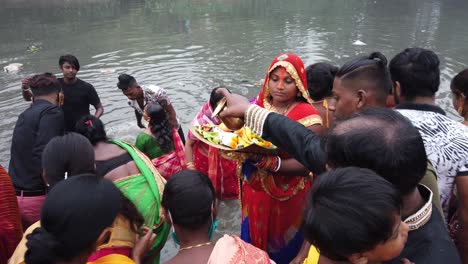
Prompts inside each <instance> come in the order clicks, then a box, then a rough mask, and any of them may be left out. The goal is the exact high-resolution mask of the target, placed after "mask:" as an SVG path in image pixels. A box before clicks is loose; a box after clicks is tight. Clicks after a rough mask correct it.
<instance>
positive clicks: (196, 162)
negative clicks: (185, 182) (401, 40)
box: [185, 87, 239, 200]
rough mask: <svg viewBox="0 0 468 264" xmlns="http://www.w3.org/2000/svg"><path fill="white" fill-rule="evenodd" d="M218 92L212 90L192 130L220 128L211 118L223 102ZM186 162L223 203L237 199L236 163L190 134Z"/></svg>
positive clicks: (214, 118)
mask: <svg viewBox="0 0 468 264" xmlns="http://www.w3.org/2000/svg"><path fill="white" fill-rule="evenodd" d="M220 88H221V87H216V88H214V89H213V90H211V94H210V99H209V100H208V102H206V103H205V104H204V105H203V106H202V108H201V109H200V111H199V112H198V114H197V115H196V116H195V118H194V119H193V121H192V123H191V126H195V125H207V124H210V125H219V124H221V120H220V119H219V117H217V116H214V117H213V116H212V115H213V110H214V109H216V105H217V104H218V102H219V101H220V100H221V99H222V98H223V96H222V95H220V94H218V93H216V91H217V90H218V89H220ZM185 161H186V162H187V168H188V169H196V170H197V171H200V172H202V173H203V174H205V175H208V177H209V178H210V180H211V182H212V183H213V185H214V187H215V192H216V197H218V198H219V199H222V200H228V199H238V198H239V177H238V176H237V172H236V171H237V162H236V161H235V160H232V159H228V158H226V157H225V156H224V155H222V154H221V152H220V151H219V149H217V148H215V147H212V146H210V145H208V144H206V143H204V142H203V141H201V140H198V139H197V137H195V136H194V135H193V134H192V132H190V131H189V132H188V135H187V142H186V144H185Z"/></svg>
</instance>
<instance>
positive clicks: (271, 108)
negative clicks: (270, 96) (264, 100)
mask: <svg viewBox="0 0 468 264" xmlns="http://www.w3.org/2000/svg"><path fill="white" fill-rule="evenodd" d="M293 104H294V101H293V102H292V103H290V104H288V106H287V107H286V109H284V110H283V112H282V113H280V111H279V109H278V108H276V107H275V106H273V102H271V105H270V109H268V110H270V111H273V112H275V113H278V114H280V115H284V114H286V113H287V112H288V110H289V108H290V107H291V105H293Z"/></svg>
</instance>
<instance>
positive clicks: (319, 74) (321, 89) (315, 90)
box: [306, 62, 338, 101]
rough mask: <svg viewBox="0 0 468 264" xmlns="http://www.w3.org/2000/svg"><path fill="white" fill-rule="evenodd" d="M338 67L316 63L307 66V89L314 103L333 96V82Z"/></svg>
mask: <svg viewBox="0 0 468 264" xmlns="http://www.w3.org/2000/svg"><path fill="white" fill-rule="evenodd" d="M337 72H338V67H335V66H333V65H331V64H328V63H323V62H320V63H315V64H312V65H309V66H307V68H306V75H307V87H308V90H309V95H310V97H311V98H312V100H314V101H320V100H323V99H324V98H326V97H330V96H332V88H333V80H334V79H335V74H336V73H337Z"/></svg>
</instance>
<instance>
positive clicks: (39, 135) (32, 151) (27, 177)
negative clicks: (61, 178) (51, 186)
mask: <svg viewBox="0 0 468 264" xmlns="http://www.w3.org/2000/svg"><path fill="white" fill-rule="evenodd" d="M63 124H64V123H63V112H62V110H61V109H60V107H58V106H54V105H53V104H51V103H50V102H48V101H46V100H36V101H34V103H33V104H32V105H31V106H30V107H29V108H28V109H26V111H24V112H23V113H22V114H21V115H20V116H19V118H18V121H17V122H16V125H15V129H14V131H13V139H12V142H11V158H10V166H9V168H8V173H9V174H10V177H11V180H12V182H13V185H14V186H15V188H16V189H20V190H28V191H35V190H43V189H44V184H43V182H42V176H41V175H42V164H41V158H42V151H43V150H44V148H45V146H46V145H47V143H49V141H50V140H51V139H52V138H53V137H55V136H59V135H62V134H63Z"/></svg>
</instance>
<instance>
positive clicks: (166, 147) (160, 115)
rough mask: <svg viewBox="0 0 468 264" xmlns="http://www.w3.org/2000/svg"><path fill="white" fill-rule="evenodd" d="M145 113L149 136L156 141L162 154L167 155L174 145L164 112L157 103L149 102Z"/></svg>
mask: <svg viewBox="0 0 468 264" xmlns="http://www.w3.org/2000/svg"><path fill="white" fill-rule="evenodd" d="M145 111H146V114H147V115H148V117H149V118H150V120H149V124H148V126H149V128H150V130H151V134H153V136H154V137H155V138H156V140H157V141H158V144H159V146H160V147H161V150H162V151H163V152H164V153H168V152H169V151H171V150H172V149H173V145H174V143H173V140H172V130H171V125H170V124H169V120H168V115H167V113H166V110H164V107H162V106H161V105H160V104H159V103H157V102H151V103H148V104H147V105H146V108H145Z"/></svg>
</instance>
